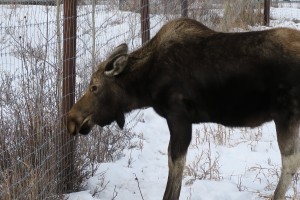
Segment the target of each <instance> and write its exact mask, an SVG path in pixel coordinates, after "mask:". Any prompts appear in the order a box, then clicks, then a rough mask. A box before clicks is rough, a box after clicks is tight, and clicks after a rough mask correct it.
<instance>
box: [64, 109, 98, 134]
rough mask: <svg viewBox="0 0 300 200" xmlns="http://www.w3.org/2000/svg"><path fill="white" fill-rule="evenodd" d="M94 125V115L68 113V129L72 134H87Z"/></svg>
mask: <svg viewBox="0 0 300 200" xmlns="http://www.w3.org/2000/svg"><path fill="white" fill-rule="evenodd" d="M93 126H94V122H93V120H92V115H88V116H86V117H82V116H77V115H74V113H72V112H69V113H68V115H67V129H68V132H69V133H70V134H71V135H77V134H78V133H80V134H83V135H87V134H88V133H89V132H90V131H91V129H92V128H93Z"/></svg>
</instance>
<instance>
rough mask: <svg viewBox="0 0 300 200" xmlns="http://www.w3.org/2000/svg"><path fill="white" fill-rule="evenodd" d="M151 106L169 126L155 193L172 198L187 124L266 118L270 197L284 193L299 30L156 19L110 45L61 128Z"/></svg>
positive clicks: (298, 104) (293, 165)
mask: <svg viewBox="0 0 300 200" xmlns="http://www.w3.org/2000/svg"><path fill="white" fill-rule="evenodd" d="M142 107H153V108H154V109H155V111H156V112H157V113H158V114H160V115H161V116H163V117H164V118H166V120H167V123H168V126H169V130H170V135H171V137H170V143H169V148H168V152H169V176H168V182H167V186H166V190H165V194H164V197H163V199H165V200H176V199H179V195H180V188H181V181H182V172H183V168H184V165H185V156H186V153H187V148H188V146H189V143H190V140H191V129H192V124H193V123H200V122H215V123H220V124H223V125H226V126H234V127H244V126H246V127H255V126H259V125H261V124H262V123H264V122H267V121H271V120H273V121H274V122H275V125H276V131H277V138H278V144H279V148H280V152H281V156H282V171H281V176H280V180H279V183H278V185H277V188H276V190H275V193H274V197H273V198H274V199H276V200H279V199H281V200H282V199H285V193H286V191H287V189H288V186H289V184H290V183H291V179H292V176H293V175H294V174H295V173H296V172H297V170H298V169H299V166H300V134H299V125H300V32H299V31H296V30H292V29H286V28H279V29H272V30H266V31H258V32H246V33H221V32H216V31H213V30H211V29H209V28H207V27H205V26H204V25H202V24H201V23H199V22H197V21H194V20H191V19H177V20H174V21H171V22H169V23H167V24H166V25H164V26H163V27H162V28H161V30H160V31H159V32H158V33H157V34H156V36H155V37H154V38H152V39H151V40H150V41H149V42H148V43H146V44H145V45H144V46H142V47H141V48H139V49H137V50H136V51H133V52H131V53H128V47H127V45H126V44H122V45H120V46H118V47H116V48H115V49H114V50H113V52H112V53H111V54H110V55H109V56H108V57H107V59H106V60H105V61H103V62H101V63H100V64H99V67H98V70H97V71H96V72H94V74H93V75H92V78H91V82H90V85H89V88H88V90H87V91H86V93H85V94H84V96H83V97H81V99H80V100H79V101H78V102H77V103H76V104H75V105H74V106H73V107H72V109H71V110H70V112H69V113H68V124H67V127H68V131H69V132H70V133H71V134H73V135H75V134H77V133H81V134H88V133H89V132H90V130H91V128H92V127H93V126H94V125H95V124H97V125H100V126H105V125H107V124H110V123H111V122H113V121H116V122H117V123H118V125H119V126H120V127H121V128H122V127H123V125H124V113H126V112H129V111H130V110H132V109H137V108H142Z"/></svg>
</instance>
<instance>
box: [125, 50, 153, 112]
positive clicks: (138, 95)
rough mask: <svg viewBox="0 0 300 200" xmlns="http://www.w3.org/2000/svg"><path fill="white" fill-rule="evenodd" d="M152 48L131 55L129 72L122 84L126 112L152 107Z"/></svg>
mask: <svg viewBox="0 0 300 200" xmlns="http://www.w3.org/2000/svg"><path fill="white" fill-rule="evenodd" d="M152 55H153V53H152V48H150V47H149V44H146V45H145V46H143V47H141V48H140V49H138V50H136V51H134V52H132V53H130V54H129V59H128V70H127V72H126V73H124V75H123V76H121V77H120V78H122V81H121V82H122V84H123V87H124V89H125V91H126V94H125V96H126V97H125V99H126V103H125V105H124V106H125V110H124V111H125V112H128V111H131V110H133V109H139V108H143V107H150V106H151V104H152V102H151V93H150V92H149V89H148V86H149V80H148V78H149V77H148V74H149V70H151V68H152V57H153V56H152Z"/></svg>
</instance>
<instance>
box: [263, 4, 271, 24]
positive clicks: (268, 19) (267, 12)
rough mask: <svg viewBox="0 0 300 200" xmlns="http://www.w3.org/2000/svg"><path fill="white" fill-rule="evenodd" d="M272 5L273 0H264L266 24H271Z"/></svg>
mask: <svg viewBox="0 0 300 200" xmlns="http://www.w3.org/2000/svg"><path fill="white" fill-rule="evenodd" d="M270 7H271V0H264V25H265V26H269V25H270Z"/></svg>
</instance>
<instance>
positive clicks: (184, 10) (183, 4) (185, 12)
mask: <svg viewBox="0 0 300 200" xmlns="http://www.w3.org/2000/svg"><path fill="white" fill-rule="evenodd" d="M181 17H188V0H181Z"/></svg>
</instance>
